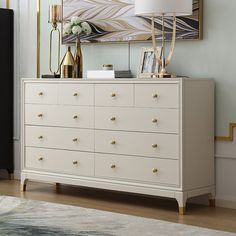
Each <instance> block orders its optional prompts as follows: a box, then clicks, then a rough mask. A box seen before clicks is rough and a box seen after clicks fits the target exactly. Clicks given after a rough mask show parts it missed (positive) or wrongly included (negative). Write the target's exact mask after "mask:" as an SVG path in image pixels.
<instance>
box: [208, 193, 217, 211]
mask: <svg viewBox="0 0 236 236" xmlns="http://www.w3.org/2000/svg"><path fill="white" fill-rule="evenodd" d="M208 196H209V206H210V207H215V206H216V200H215V191H212V193H210V194H209V195H208Z"/></svg>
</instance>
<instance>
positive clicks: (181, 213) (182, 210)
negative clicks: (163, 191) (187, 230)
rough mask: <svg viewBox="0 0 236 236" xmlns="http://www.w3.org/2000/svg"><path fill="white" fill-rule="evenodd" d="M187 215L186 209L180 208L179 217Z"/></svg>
mask: <svg viewBox="0 0 236 236" xmlns="http://www.w3.org/2000/svg"><path fill="white" fill-rule="evenodd" d="M185 213H186V207H179V215H182V216H183V215H185Z"/></svg>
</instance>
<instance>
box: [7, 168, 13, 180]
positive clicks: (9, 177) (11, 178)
mask: <svg viewBox="0 0 236 236" xmlns="http://www.w3.org/2000/svg"><path fill="white" fill-rule="evenodd" d="M7 172H8V179H9V180H14V173H13V170H10V169H7Z"/></svg>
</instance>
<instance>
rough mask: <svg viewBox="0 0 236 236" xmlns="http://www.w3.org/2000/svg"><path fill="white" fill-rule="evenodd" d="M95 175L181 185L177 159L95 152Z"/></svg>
mask: <svg viewBox="0 0 236 236" xmlns="http://www.w3.org/2000/svg"><path fill="white" fill-rule="evenodd" d="M95 176H96V177H105V178H115V179H125V180H134V181H143V182H152V183H156V184H158V183H159V184H168V185H175V186H177V185H179V178H180V177H179V162H178V161H177V160H164V159H153V158H145V157H130V156H118V155H107V154H95Z"/></svg>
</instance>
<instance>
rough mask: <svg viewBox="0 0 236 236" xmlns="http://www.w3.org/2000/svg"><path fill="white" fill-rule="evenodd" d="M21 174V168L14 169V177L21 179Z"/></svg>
mask: <svg viewBox="0 0 236 236" xmlns="http://www.w3.org/2000/svg"><path fill="white" fill-rule="evenodd" d="M20 175H21V171H20V170H15V171H14V179H16V180H20Z"/></svg>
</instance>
